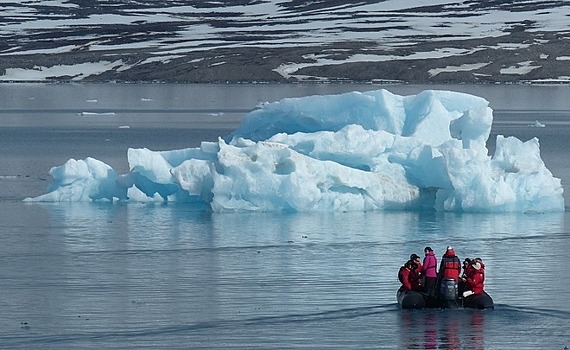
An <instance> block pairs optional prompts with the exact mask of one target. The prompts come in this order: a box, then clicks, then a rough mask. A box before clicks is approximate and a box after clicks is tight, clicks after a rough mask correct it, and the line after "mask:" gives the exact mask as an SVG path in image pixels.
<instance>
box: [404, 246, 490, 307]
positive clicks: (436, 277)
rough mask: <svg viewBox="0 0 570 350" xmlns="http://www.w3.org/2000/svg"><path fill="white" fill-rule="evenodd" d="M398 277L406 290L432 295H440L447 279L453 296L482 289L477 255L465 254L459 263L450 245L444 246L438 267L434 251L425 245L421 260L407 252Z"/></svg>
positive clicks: (482, 266)
mask: <svg viewBox="0 0 570 350" xmlns="http://www.w3.org/2000/svg"><path fill="white" fill-rule="evenodd" d="M398 279H399V280H400V282H401V283H402V286H403V287H404V288H405V289H406V290H410V291H416V292H421V293H424V294H426V295H428V296H429V297H432V298H440V297H444V296H445V293H446V291H445V290H444V289H446V288H447V286H448V284H449V283H452V284H453V283H455V286H453V287H454V293H457V294H458V295H456V297H457V296H461V297H463V298H467V297H469V296H472V295H478V294H482V293H483V292H484V283H485V264H484V263H483V260H482V259H481V258H475V259H469V258H467V259H465V260H464V261H463V264H462V263H461V261H460V260H459V258H458V257H457V255H456V254H455V250H454V249H453V247H451V246H448V247H447V248H446V250H445V253H444V254H443V256H442V257H441V262H440V265H439V269H438V268H437V257H436V256H435V252H434V251H433V249H432V248H431V247H425V249H424V258H423V261H422V259H421V258H420V256H418V255H417V254H412V255H410V260H408V261H407V262H406V263H405V264H404V265H403V266H402V267H401V268H400V270H399V272H398Z"/></svg>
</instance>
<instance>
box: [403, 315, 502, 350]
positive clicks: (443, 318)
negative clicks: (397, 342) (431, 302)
mask: <svg viewBox="0 0 570 350" xmlns="http://www.w3.org/2000/svg"><path fill="white" fill-rule="evenodd" d="M486 312H489V311H481V310H439V309H434V310H400V313H399V326H400V337H401V343H402V345H403V347H404V349H450V350H455V349H457V350H458V349H472V350H483V349H485V314H486ZM491 312H492V311H491Z"/></svg>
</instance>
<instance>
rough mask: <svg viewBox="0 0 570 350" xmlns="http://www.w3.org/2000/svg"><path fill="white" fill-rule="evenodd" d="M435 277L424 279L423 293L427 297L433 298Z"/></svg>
mask: <svg viewBox="0 0 570 350" xmlns="http://www.w3.org/2000/svg"><path fill="white" fill-rule="evenodd" d="M436 284H437V277H424V291H425V293H426V294H427V295H429V296H432V297H433V296H435V290H436Z"/></svg>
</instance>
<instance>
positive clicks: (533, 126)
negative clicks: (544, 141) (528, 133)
mask: <svg viewBox="0 0 570 350" xmlns="http://www.w3.org/2000/svg"><path fill="white" fill-rule="evenodd" d="M529 126H530V127H531V128H544V127H545V126H546V125H544V124H542V123H541V122H539V121H538V120H536V121H535V122H534V123H532V124H530V125H529Z"/></svg>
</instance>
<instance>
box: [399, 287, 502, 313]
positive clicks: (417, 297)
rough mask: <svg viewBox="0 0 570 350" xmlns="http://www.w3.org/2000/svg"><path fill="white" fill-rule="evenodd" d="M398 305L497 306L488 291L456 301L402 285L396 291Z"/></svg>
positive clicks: (413, 307)
mask: <svg viewBox="0 0 570 350" xmlns="http://www.w3.org/2000/svg"><path fill="white" fill-rule="evenodd" d="M396 299H397V300H398V305H399V306H400V307H401V308H402V309H424V308H453V307H463V308H470V309H493V308H494V307H495V305H494V303H493V299H492V298H491V296H490V295H489V294H487V292H483V293H481V294H476V295H471V296H469V297H467V298H458V299H457V300H455V301H454V302H450V301H449V300H440V299H437V298H433V297H430V296H428V295H427V294H425V293H421V292H416V291H410V290H406V289H405V288H404V287H400V289H398V292H396Z"/></svg>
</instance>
